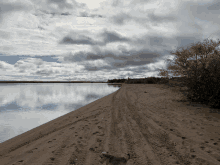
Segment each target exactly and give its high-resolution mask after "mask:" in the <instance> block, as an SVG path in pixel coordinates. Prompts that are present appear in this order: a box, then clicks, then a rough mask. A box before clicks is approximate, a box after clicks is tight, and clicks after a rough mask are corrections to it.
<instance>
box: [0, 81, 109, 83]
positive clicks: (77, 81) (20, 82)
mask: <svg viewBox="0 0 220 165" xmlns="http://www.w3.org/2000/svg"><path fill="white" fill-rule="evenodd" d="M0 83H107V82H93V81H0Z"/></svg>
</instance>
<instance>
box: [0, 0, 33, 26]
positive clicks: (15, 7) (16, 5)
mask: <svg viewBox="0 0 220 165" xmlns="http://www.w3.org/2000/svg"><path fill="white" fill-rule="evenodd" d="M31 9H32V6H31V5H29V4H26V3H21V2H7V1H4V0H3V1H2V0H1V1H0V22H1V21H2V19H4V18H5V16H6V14H7V15H8V14H10V13H13V12H16V11H28V10H31Z"/></svg>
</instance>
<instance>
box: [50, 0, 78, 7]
mask: <svg viewBox="0 0 220 165" xmlns="http://www.w3.org/2000/svg"><path fill="white" fill-rule="evenodd" d="M74 2H75V1H74ZM47 3H48V4H57V5H58V7H59V9H73V8H74V6H73V5H72V4H71V3H68V2H67V0H48V1H47ZM75 3H76V2H75Z"/></svg>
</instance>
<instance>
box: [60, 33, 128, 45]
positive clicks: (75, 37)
mask: <svg viewBox="0 0 220 165" xmlns="http://www.w3.org/2000/svg"><path fill="white" fill-rule="evenodd" d="M98 36H100V37H101V38H102V41H101V42H100V41H95V40H93V39H91V38H90V37H87V36H86V35H82V34H77V32H74V33H72V34H70V35H69V36H65V37H64V38H63V39H62V40H61V41H59V44H73V45H75V44H76V45H102V46H103V45H106V44H107V43H111V42H119V41H120V42H129V41H130V40H129V39H128V38H126V37H123V36H121V35H120V34H118V33H116V32H113V31H107V30H104V31H103V32H101V33H100V34H99V35H98Z"/></svg>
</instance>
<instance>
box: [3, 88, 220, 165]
mask: <svg viewBox="0 0 220 165" xmlns="http://www.w3.org/2000/svg"><path fill="white" fill-rule="evenodd" d="M173 89H174V88H173ZM73 99H74V98H73ZM181 99H183V95H182V94H181V93H180V92H178V91H175V90H172V88H168V87H165V85H162V84H160V85H159V84H146V85H144V84H123V85H122V87H121V88H120V89H119V90H117V91H116V92H114V93H112V94H110V95H108V96H105V97H103V98H101V99H99V100H96V101H94V102H92V103H90V104H88V105H86V106H84V107H82V108H79V109H77V110H75V111H73V112H70V113H68V114H66V115H64V116H61V117H59V118H57V119H54V120H52V121H50V122H48V123H45V124H43V125H41V126H39V127H36V128H34V129H32V130H30V131H27V132H25V133H23V134H21V135H18V136H16V137H14V138H12V139H9V140H7V141H5V142H3V143H1V144H0V164H1V165H13V164H14V165H53V164H54V165H55V164H58V165H102V164H104V165H106V164H109V165H116V164H117V165H120V164H126V165H134V164H137V165H148V164H149V165H173V164H182V165H189V164H193V165H197V164H198V165H199V164H202V165H206V164H207V165H208V164H209V165H219V164H220V118H218V115H219V114H216V115H212V116H207V110H208V108H207V107H202V106H199V105H198V106H193V105H189V104H187V102H180V101H179V100H181ZM215 116H216V117H215Z"/></svg>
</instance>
